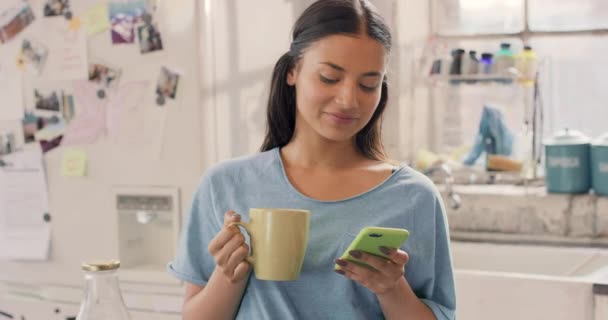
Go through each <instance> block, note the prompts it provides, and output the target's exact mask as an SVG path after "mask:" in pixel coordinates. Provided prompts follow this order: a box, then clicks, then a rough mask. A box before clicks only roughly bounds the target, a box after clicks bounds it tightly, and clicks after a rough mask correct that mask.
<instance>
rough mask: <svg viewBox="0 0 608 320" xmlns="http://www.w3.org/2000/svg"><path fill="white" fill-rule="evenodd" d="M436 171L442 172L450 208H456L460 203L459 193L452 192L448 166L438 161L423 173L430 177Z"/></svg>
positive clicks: (451, 177)
mask: <svg viewBox="0 0 608 320" xmlns="http://www.w3.org/2000/svg"><path fill="white" fill-rule="evenodd" d="M438 171H439V172H442V173H443V178H444V180H443V184H444V185H445V188H446V193H447V197H448V203H449V205H450V208H452V209H453V210H458V208H460V205H461V204H462V199H461V198H460V195H458V194H457V193H455V192H454V176H453V175H452V170H451V169H450V167H449V166H448V165H447V164H445V163H438V164H436V165H433V166H431V167H430V168H428V169H426V170H425V171H424V172H423V173H424V174H425V175H427V176H429V177H430V176H432V175H433V174H434V173H435V172H438Z"/></svg>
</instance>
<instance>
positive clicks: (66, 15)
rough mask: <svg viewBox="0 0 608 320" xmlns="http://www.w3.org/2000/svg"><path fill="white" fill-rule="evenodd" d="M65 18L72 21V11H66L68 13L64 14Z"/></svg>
mask: <svg viewBox="0 0 608 320" xmlns="http://www.w3.org/2000/svg"><path fill="white" fill-rule="evenodd" d="M63 16H64V17H65V19H66V20H72V11H66V13H64V14H63Z"/></svg>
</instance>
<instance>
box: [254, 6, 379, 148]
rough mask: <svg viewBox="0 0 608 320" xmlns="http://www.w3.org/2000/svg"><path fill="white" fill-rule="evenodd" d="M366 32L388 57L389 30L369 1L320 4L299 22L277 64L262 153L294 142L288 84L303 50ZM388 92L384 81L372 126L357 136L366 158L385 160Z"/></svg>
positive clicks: (293, 115)
mask: <svg viewBox="0 0 608 320" xmlns="http://www.w3.org/2000/svg"><path fill="white" fill-rule="evenodd" d="M362 26H363V31H364V32H366V33H367V35H368V36H369V37H370V38H372V39H375V40H377V41H378V42H380V43H381V44H382V45H383V46H384V48H385V49H386V52H387V54H388V53H389V52H390V49H391V34H390V31H389V29H388V26H387V25H386V23H385V22H384V20H383V19H382V17H381V16H380V15H379V14H378V13H377V12H376V10H375V8H374V7H373V6H372V5H371V4H370V3H369V2H368V1H367V0H318V1H316V2H315V3H313V4H312V5H310V6H309V7H308V8H307V9H306V10H305V11H304V12H303V13H302V15H301V16H300V17H299V18H298V20H297V21H296V23H295V25H294V28H293V35H292V42H291V46H290V48H289V51H288V52H286V53H285V54H283V56H281V58H279V61H277V63H276V65H275V67H274V70H273V72H272V81H271V86H270V95H269V98H268V109H267V121H268V124H267V127H266V137H265V138H264V143H263V144H262V148H261V150H262V151H268V150H270V149H273V148H276V147H283V146H285V145H286V144H287V143H288V142H289V141H290V140H291V138H292V136H293V134H294V130H295V121H296V92H295V88H294V87H293V86H290V85H288V84H287V74H288V73H289V71H291V69H293V68H294V67H295V64H296V62H297V61H298V59H300V57H301V55H302V52H303V50H304V49H306V48H308V47H309V46H310V45H311V44H312V43H314V42H315V41H318V40H320V39H322V38H324V37H327V36H330V35H334V34H346V35H358V34H360V33H361V29H362ZM387 100H388V88H387V84H386V77H385V78H384V79H383V81H382V91H381V96H380V102H379V103H378V107H377V108H376V111H375V112H374V114H373V115H372V118H371V119H370V121H369V123H368V124H367V125H366V126H365V127H364V128H363V129H362V130H361V131H359V132H358V133H357V135H356V137H355V144H356V146H357V148H358V149H359V151H360V152H361V153H362V154H363V155H364V156H366V157H367V158H370V159H374V160H384V159H386V154H385V152H384V147H383V146H382V140H381V116H382V113H383V112H384V109H385V108H386V101H387Z"/></svg>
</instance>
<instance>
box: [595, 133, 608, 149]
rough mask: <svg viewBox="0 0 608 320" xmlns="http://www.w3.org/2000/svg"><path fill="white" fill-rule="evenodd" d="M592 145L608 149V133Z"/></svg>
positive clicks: (596, 139)
mask: <svg viewBox="0 0 608 320" xmlns="http://www.w3.org/2000/svg"><path fill="white" fill-rule="evenodd" d="M592 144H593V145H594V146H600V147H608V132H606V133H604V134H603V135H601V136H599V137H597V138H595V140H593V142H592Z"/></svg>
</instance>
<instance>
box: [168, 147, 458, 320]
mask: <svg viewBox="0 0 608 320" xmlns="http://www.w3.org/2000/svg"><path fill="white" fill-rule="evenodd" d="M249 208H294V209H306V210H310V211H311V221H310V233H309V242H308V247H307V251H306V255H305V258H304V265H303V267H302V273H301V275H300V278H299V279H298V280H296V281H288V282H275V281H260V280H257V279H256V278H255V276H251V277H250V279H249V283H248V285H247V288H246V289H245V293H244V295H243V298H242V302H241V305H240V309H239V311H238V314H237V317H236V319H256V320H257V319H350V320H355V319H383V318H384V316H383V314H382V310H381V308H380V304H379V303H378V299H377V298H376V296H375V294H373V293H372V292H371V291H369V290H368V289H367V288H365V287H363V286H361V285H359V284H358V283H356V282H354V281H352V280H349V279H347V278H345V277H343V276H340V275H338V274H336V273H335V272H333V267H334V259H336V258H338V257H339V256H340V255H341V254H342V253H343V252H344V250H345V249H346V248H347V247H348V245H349V244H350V242H351V241H352V240H353V239H354V238H355V236H356V235H357V233H358V232H359V230H361V229H362V228H363V227H366V226H379V227H393V228H405V229H408V230H409V231H410V233H411V235H410V238H409V240H408V241H406V243H405V244H404V245H403V246H402V248H401V249H402V250H404V251H406V252H408V253H409V255H410V261H409V263H408V264H407V265H406V267H405V278H406V279H407V281H408V282H409V284H410V286H411V287H412V289H413V290H414V292H415V293H416V295H417V296H418V297H419V298H421V299H423V302H424V303H426V304H427V305H428V306H429V307H430V308H431V309H432V310H433V312H434V313H435V315H436V317H437V319H440V320H443V319H454V313H455V304H456V302H455V292H454V291H455V290H454V279H453V272H452V262H451V254H450V249H449V236H448V227H447V221H446V215H445V210H444V206H443V203H442V201H441V198H440V195H439V193H438V192H437V190H436V189H435V187H434V186H433V184H432V182H431V181H430V180H429V179H427V178H426V177H425V176H424V175H422V174H420V173H418V172H416V171H414V170H413V169H411V168H409V167H400V168H399V169H397V170H396V171H395V172H394V173H393V174H392V175H391V176H390V178H388V179H387V180H386V181H384V182H383V183H382V184H380V185H378V186H376V187H375V188H373V189H371V190H368V191H367V192H364V193H362V194H360V195H357V196H353V197H351V198H348V199H344V200H340V201H318V200H315V199H311V198H309V197H307V196H305V195H303V194H302V193H300V192H299V191H297V190H296V189H295V188H294V187H293V186H292V185H291V184H290V182H289V180H288V179H287V176H286V174H285V170H284V167H283V164H282V161H281V157H280V153H279V149H273V150H270V151H267V152H263V153H259V154H257V155H254V156H249V157H244V158H239V159H233V160H229V161H226V162H223V163H221V164H219V165H216V166H214V167H212V168H210V169H209V170H208V171H207V173H206V174H205V175H204V177H203V178H202V181H201V183H200V186H199V188H198V191H197V192H196V194H195V195H194V200H193V203H192V209H191V212H190V215H189V216H188V218H187V221H186V223H185V225H184V228H183V233H182V241H181V244H180V246H179V251H178V254H177V256H176V258H175V260H174V261H173V262H171V263H169V265H168V270H169V272H170V273H171V274H173V275H174V276H176V277H177V278H179V279H182V280H184V281H188V282H190V283H193V284H197V285H203V286H204V285H206V283H207V281H208V280H209V277H210V276H211V273H212V272H213V270H214V267H215V263H214V260H213V257H212V256H211V255H210V254H209V253H208V252H207V246H208V244H209V242H210V241H211V239H212V238H213V237H214V236H215V235H216V234H217V232H218V231H219V230H220V228H221V227H222V225H223V216H224V213H225V212H226V211H228V210H235V211H236V212H238V213H240V214H241V215H242V216H243V217H242V220H243V221H245V222H247V221H249V215H248V209H249Z"/></svg>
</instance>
